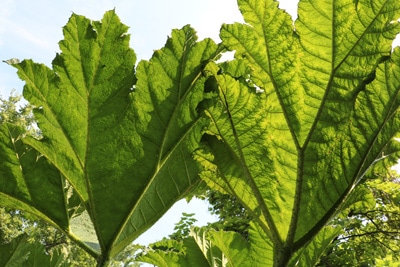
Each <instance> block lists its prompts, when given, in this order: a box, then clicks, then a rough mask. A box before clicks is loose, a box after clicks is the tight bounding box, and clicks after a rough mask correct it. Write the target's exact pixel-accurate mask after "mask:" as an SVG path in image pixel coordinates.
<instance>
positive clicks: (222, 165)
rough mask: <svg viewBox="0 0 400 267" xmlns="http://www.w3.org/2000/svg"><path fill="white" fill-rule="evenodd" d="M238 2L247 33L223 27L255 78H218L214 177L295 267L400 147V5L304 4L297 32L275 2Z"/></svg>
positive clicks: (213, 111) (279, 256) (211, 140)
mask: <svg viewBox="0 0 400 267" xmlns="http://www.w3.org/2000/svg"><path fill="white" fill-rule="evenodd" d="M238 3H239V8H240V10H241V12H242V14H243V16H244V18H245V21H246V22H247V24H239V23H236V24H232V25H224V26H223V27H222V29H221V38H222V40H223V44H224V45H225V46H226V47H227V48H228V49H230V50H235V51H236V54H235V57H236V60H240V62H239V63H230V64H231V65H232V66H233V65H236V66H239V65H241V66H242V68H243V66H247V68H248V70H247V71H239V72H237V71H235V70H234V69H232V68H231V69H225V66H223V67H222V68H223V69H222V73H224V72H225V73H229V74H231V75H232V74H233V76H234V77H235V79H232V78H231V77H229V76H228V75H226V74H219V72H218V70H215V69H214V70H211V72H212V73H213V75H214V77H215V80H216V83H217V85H218V89H217V93H218V97H219V103H217V104H216V105H213V106H212V107H210V108H209V109H208V112H209V113H208V114H209V116H210V118H211V119H212V122H213V127H212V128H211V129H210V131H209V134H211V135H212V136H215V137H208V138H207V142H208V145H209V147H210V148H211V151H212V154H213V155H203V157H204V158H206V159H207V160H208V161H209V162H208V163H207V161H203V163H204V166H205V167H206V168H208V171H207V172H205V173H204V174H203V177H204V179H205V180H207V182H208V184H209V185H210V186H212V187H214V188H216V189H219V190H222V191H225V192H228V193H230V194H233V195H235V196H236V197H238V198H239V199H241V200H242V202H243V203H244V204H245V206H247V208H248V209H249V211H250V212H251V213H252V214H253V216H254V217H255V218H256V221H257V222H258V223H259V225H260V227H262V229H263V231H264V232H265V233H266V234H267V236H268V238H270V239H271V240H272V242H273V246H274V249H275V252H274V253H275V256H276V257H275V263H277V262H285V260H284V258H288V256H289V255H290V253H291V252H290V251H293V250H296V249H298V248H300V247H302V246H303V245H305V244H306V243H307V242H308V241H309V240H310V239H312V237H313V236H314V235H315V234H316V233H317V232H318V231H319V230H320V229H322V227H323V226H324V225H325V224H326V222H327V221H328V220H329V219H330V218H331V217H332V216H333V215H335V214H336V213H337V211H338V210H340V208H341V206H342V205H343V203H345V201H346V200H347V196H348V194H349V193H350V192H351V191H352V190H353V188H354V186H355V185H356V184H357V183H358V182H359V180H360V179H361V178H362V177H363V176H364V174H365V173H366V172H367V171H368V170H369V168H370V167H371V166H372V165H373V163H375V162H376V161H377V160H379V159H381V158H384V157H386V156H388V155H387V153H392V152H395V151H397V150H398V149H397V148H396V146H393V145H392V144H391V140H393V137H395V136H396V135H397V132H398V129H399V125H398V118H397V115H396V114H397V110H398V108H399V104H400V103H399V99H398V92H399V91H398V90H399V85H400V84H399V80H398V79H399V78H398V72H399V70H398V64H399V59H398V57H399V55H398V54H399V52H398V51H397V50H395V51H394V52H393V55H392V60H390V61H387V62H386V63H382V62H383V61H385V60H387V59H388V58H389V56H390V55H391V42H392V40H393V39H394V37H395V36H396V34H397V33H398V32H399V24H398V23H397V22H396V20H397V19H398V18H399V17H400V4H399V2H398V1H373V2H372V1H357V2H356V3H355V2H354V1H351V0H341V1H324V2H318V3H317V2H315V1H306V0H304V1H300V3H299V19H298V20H297V21H296V23H295V27H293V24H292V21H291V20H290V17H289V16H288V15H287V14H286V13H285V12H284V11H282V10H279V9H278V8H277V2H275V1H272V0H263V1H256V0H239V1H238ZM209 66H211V65H209ZM210 68H215V67H210ZM217 73H218V74H217ZM238 73H241V74H240V75H238ZM396 73H397V74H396ZM244 74H245V75H244ZM375 78H376V79H375ZM374 79H375V80H374ZM251 87H255V88H253V90H251V89H250V88H251ZM257 92H262V94H257ZM391 156H394V155H391ZM210 162H212V164H210ZM213 164H215V165H213ZM216 167H218V169H217V170H215V168H216ZM212 173H214V174H216V175H215V176H212ZM352 201H354V200H352ZM285 253H289V254H286V255H285Z"/></svg>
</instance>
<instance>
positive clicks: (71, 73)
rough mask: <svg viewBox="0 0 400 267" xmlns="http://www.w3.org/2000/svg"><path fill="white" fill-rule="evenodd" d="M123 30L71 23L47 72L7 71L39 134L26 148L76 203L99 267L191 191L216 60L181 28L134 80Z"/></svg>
mask: <svg viewBox="0 0 400 267" xmlns="http://www.w3.org/2000/svg"><path fill="white" fill-rule="evenodd" d="M126 30H127V27H126V26H125V25H123V24H121V23H120V21H119V19H118V17H117V16H116V14H115V12H114V11H110V12H107V13H106V14H105V15H104V17H103V19H102V21H101V22H98V21H93V22H91V21H90V20H88V19H87V18H85V17H82V16H78V15H75V14H73V15H72V16H71V18H70V20H69V22H68V24H67V25H66V26H65V27H64V36H65V39H64V40H62V41H61V42H60V48H61V51H62V53H61V54H59V55H57V56H56V58H55V59H54V61H53V70H51V69H49V68H47V67H45V66H44V65H39V64H35V63H33V62H32V61H23V62H22V63H20V64H16V65H15V66H16V67H17V68H18V74H19V76H20V77H21V78H22V79H23V80H25V81H26V86H25V88H24V96H25V98H26V99H27V100H28V101H30V102H31V103H32V104H33V105H35V106H36V107H37V108H36V109H35V116H36V119H37V121H38V125H39V127H40V129H41V130H42V132H43V139H41V140H39V141H38V140H34V139H26V142H27V143H28V144H29V145H31V146H32V147H34V148H35V149H37V150H38V151H39V152H40V153H42V154H43V156H44V157H45V158H47V159H48V160H49V161H50V162H51V163H52V164H54V166H55V167H56V168H58V169H59V170H60V172H61V173H62V174H63V175H64V176H65V177H66V179H68V182H69V184H70V185H71V186H72V187H73V188H74V190H75V191H76V192H77V193H78V195H79V196H80V198H81V200H82V202H83V203H85V207H86V211H87V214H88V215H89V217H90V219H91V220H92V223H93V225H94V229H95V231H96V234H97V238H98V241H99V243H100V247H101V251H102V256H101V257H102V258H101V260H102V261H104V262H105V261H107V259H108V257H110V255H111V256H112V255H114V254H115V253H117V252H119V251H121V250H122V249H123V248H124V246H125V245H127V244H129V243H130V242H131V241H132V240H133V239H135V238H136V237H138V236H139V235H140V234H141V233H143V232H144V231H145V230H146V229H148V228H149V227H150V226H151V225H152V224H153V223H154V222H155V221H156V220H157V219H158V218H160V217H161V215H162V214H163V213H164V212H166V211H167V210H168V208H169V207H171V206H172V204H173V203H174V202H175V201H177V200H178V199H179V198H181V197H183V196H184V195H185V194H187V192H188V190H189V189H190V188H191V187H192V186H194V185H195V184H196V183H197V182H198V180H199V179H198V175H197V173H198V167H197V163H196V162H195V161H194V160H193V159H192V156H191V154H192V151H193V150H194V149H195V148H196V147H197V146H198V143H199V140H200V137H201V131H202V129H203V128H204V127H205V125H206V120H205V119H204V118H203V119H201V118H200V116H199V115H198V113H197V110H196V108H197V105H198V104H199V102H200V101H202V99H203V83H204V81H205V78H204V77H203V78H201V77H202V75H201V73H202V68H203V67H204V65H205V63H206V62H208V61H210V60H213V59H215V58H216V57H217V55H218V53H219V50H218V47H217V45H216V44H215V43H213V42H212V41H211V40H209V39H207V40H204V41H202V42H196V35H195V32H194V30H193V29H191V28H190V27H189V26H186V27H184V28H183V29H182V30H176V31H173V33H172V37H171V38H169V39H168V41H167V43H166V46H165V48H163V49H161V50H159V51H156V52H155V54H154V55H153V57H152V59H151V60H150V61H149V62H146V61H143V62H141V63H140V64H139V66H138V68H137V77H136V75H135V69H134V67H135V59H136V58H135V54H134V52H133V50H132V49H130V48H129V36H128V35H127V34H126ZM136 79H138V83H137V84H135V82H136ZM89 225H90V224H89Z"/></svg>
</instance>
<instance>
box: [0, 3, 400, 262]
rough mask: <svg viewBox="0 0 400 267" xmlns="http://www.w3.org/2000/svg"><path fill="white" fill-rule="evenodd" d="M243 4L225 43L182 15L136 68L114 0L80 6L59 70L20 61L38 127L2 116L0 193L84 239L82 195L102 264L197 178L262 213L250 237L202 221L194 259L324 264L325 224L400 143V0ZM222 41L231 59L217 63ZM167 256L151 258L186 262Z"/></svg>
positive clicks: (329, 233)
mask: <svg viewBox="0 0 400 267" xmlns="http://www.w3.org/2000/svg"><path fill="white" fill-rule="evenodd" d="M238 5H239V9H240V11H241V12H242V14H243V17H244V19H245V22H246V23H245V24H241V23H234V24H228V25H223V26H222V28H221V34H220V37H221V39H222V43H221V44H219V45H217V44H216V43H215V42H214V41H212V40H211V39H205V40H201V41H198V40H197V37H196V34H195V31H194V29H192V28H191V27H190V26H184V27H183V28H182V29H180V30H173V31H172V34H171V37H169V38H168V40H167V42H166V44H165V46H164V47H163V48H162V49H160V50H157V51H155V52H154V54H153V56H152V58H151V59H150V60H149V61H145V60H143V61H141V62H139V63H138V64H137V66H136V65H135V64H136V56H135V53H134V51H133V50H132V49H131V48H130V47H129V35H127V34H126V32H127V27H126V26H125V25H123V24H122V23H121V22H120V21H119V18H118V17H117V15H116V14H115V12H114V11H109V12H107V13H106V14H105V15H104V17H103V19H102V20H101V21H90V20H89V19H87V18H85V17H83V16H79V15H76V14H73V15H72V16H71V18H70V20H69V22H68V23H67V25H66V26H65V27H64V28H63V32H64V40H62V41H61V42H60V49H61V53H60V54H57V56H56V57H55V59H54V61H53V63H52V68H49V67H46V66H44V65H41V64H37V63H34V62H33V61H31V60H24V61H22V62H21V63H13V62H11V63H12V64H13V66H15V67H16V68H17V69H18V75H19V77H20V78H21V79H23V80H24V81H25V82H26V85H25V87H24V97H25V98H26V99H27V100H28V101H29V102H30V103H31V104H33V105H35V106H36V109H35V112H34V114H35V118H36V120H37V122H38V126H39V128H40V129H41V132H42V135H43V138H42V139H40V140H37V139H34V138H29V137H22V136H18V129H14V128H13V127H12V125H6V124H3V125H1V131H0V138H1V139H0V140H1V143H0V145H1V151H0V153H1V155H2V162H1V163H0V174H1V177H0V182H1V184H0V185H1V186H0V189H1V193H0V199H1V200H2V201H4V203H6V204H7V205H9V206H12V207H16V208H20V209H28V210H29V211H30V212H33V213H35V214H36V215H38V216H40V217H42V218H45V219H46V220H47V221H49V222H51V223H53V224H54V225H57V226H58V227H59V228H61V229H63V230H64V231H65V232H66V233H68V234H70V235H71V237H74V238H75V239H74V240H75V241H76V242H78V243H79V242H80V243H81V245H82V246H85V242H84V241H85V240H84V238H83V237H82V238H81V239H80V237H79V236H74V233H73V232H72V230H71V225H70V222H71V217H72V216H82V213H79V212H77V213H76V214H75V213H73V212H71V210H78V208H77V206H83V207H84V209H85V216H88V218H89V219H90V221H91V223H92V225H93V228H94V231H95V233H96V239H97V241H98V244H99V247H100V250H99V251H97V250H96V249H92V248H89V246H88V245H87V250H88V251H89V252H90V253H92V255H93V256H96V257H98V258H99V262H101V263H106V262H107V260H108V259H109V258H110V257H112V256H114V255H115V254H116V253H118V252H120V251H121V250H122V249H123V248H124V247H125V246H126V245H128V244H129V243H130V242H132V241H133V240H134V239H136V238H137V237H138V236H139V235H140V234H142V233H143V232H144V231H145V230H147V229H148V228H149V227H150V226H151V225H152V224H153V223H154V222H155V221H157V220H158V219H159V218H160V217H161V216H162V215H163V214H164V213H165V212H166V211H167V210H168V209H169V207H171V206H172V204H173V203H174V202H176V201H177V200H179V199H181V198H182V197H184V196H186V195H187V194H189V193H191V189H192V188H194V187H195V186H196V185H197V183H199V182H200V177H201V178H202V179H203V180H204V181H205V182H206V183H207V185H208V186H209V187H210V188H212V189H215V190H219V191H221V192H224V193H228V194H231V195H233V196H235V197H236V198H237V199H239V200H240V201H241V203H242V204H243V205H244V206H245V208H246V209H247V210H248V211H249V213H250V214H251V215H252V216H253V218H254V222H252V227H251V229H252V230H251V232H250V241H249V242H250V243H246V242H247V241H245V240H242V239H240V238H239V237H238V236H237V235H235V234H233V233H229V234H226V235H225V236H224V235H223V234H222V233H219V232H216V233H209V234H208V235H207V236H206V235H204V236H203V232H193V233H192V238H193V239H194V241H193V240H192V241H187V243H188V244H189V245H188V246H190V249H193V250H196V251H197V252H196V253H197V254H196V255H202V253H203V256H204V259H203V258H202V259H201V260H199V261H196V259H192V260H193V262H199V263H202V264H204V263H205V262H208V264H209V265H210V266H219V265H218V264H219V263H217V262H218V261H214V258H213V257H212V256H210V255H208V254H207V253H211V252H212V251H216V254H215V255H218V257H219V259H220V261H219V262H221V263H226V264H228V265H227V266H236V265H235V261H237V262H238V263H237V264H239V262H240V266H269V265H272V266H286V265H289V264H290V265H293V266H294V265H296V264H298V263H299V262H301V264H302V265H303V266H311V265H312V264H315V263H316V261H317V260H318V255H319V254H320V253H322V251H323V248H324V247H325V246H327V245H328V244H329V240H331V239H332V238H333V237H334V236H335V235H336V234H337V229H332V228H327V227H325V225H326V224H327V223H328V222H329V220H330V219H331V218H332V217H334V216H335V215H337V214H338V213H339V212H340V211H341V210H342V209H343V208H344V207H347V206H349V205H350V204H351V203H353V202H357V201H359V200H360V199H362V197H360V199H358V197H357V195H354V194H353V195H352V193H353V191H354V188H356V187H357V184H359V183H360V181H362V180H363V178H364V177H365V175H366V174H368V172H369V171H370V169H371V167H372V166H373V165H374V164H375V163H376V162H378V161H380V160H386V161H388V162H394V161H395V160H396V159H397V158H398V156H399V153H398V144H397V143H395V142H394V141H393V140H394V138H395V137H396V136H398V132H399V130H398V129H399V126H400V125H399V118H398V108H399V104H400V101H399V98H398V93H399V90H400V76H399V73H400V50H399V49H394V50H393V51H392V48H391V44H392V41H393V39H394V38H395V36H396V35H397V34H398V33H399V31H400V27H399V23H398V22H397V20H398V19H399V18H400V2H398V1H396V0H386V1H384V0H377V1H367V0H359V1H353V0H338V1H311V0H309V1H307V0H301V1H300V2H299V7H298V19H297V20H296V21H295V22H293V21H292V20H291V17H290V16H289V15H288V14H287V13H286V12H285V11H283V10H281V9H279V8H278V2H276V1H273V0H238ZM224 50H231V51H235V58H234V59H233V60H231V61H228V62H224V63H216V62H217V61H216V60H217V59H218V58H219V55H220V54H221V53H222V51H224ZM15 131H16V132H15ZM199 174H200V175H199ZM43 191H46V192H47V193H46V194H45V195H43ZM72 195H73V197H72ZM42 196H46V197H45V198H43V197H42ZM78 198H79V200H78V201H77V199H78ZM45 199H52V201H49V202H46V201H45ZM58 207H60V208H58ZM78 221H79V220H78ZM206 237H207V238H208V239H207V240H206V239H205V238H206ZM194 242H196V244H197V247H196V244H195V243H194ZM227 244H232V246H231V247H229V246H227ZM199 248H200V250H201V251H200V252H199V251H198V249H199ZM239 250H243V253H244V254H246V255H248V258H247V259H248V261H246V260H245V258H244V257H243V255H240V252H239ZM204 253H205V254H204ZM161 254H162V253H161ZM161 254H159V253H156V254H154V255H151V254H149V255H148V258H149V259H153V260H154V261H157V262H166V264H168V262H170V263H171V265H170V266H179V264H180V263H182V262H185V260H187V259H182V258H180V257H178V256H177V255H175V254H173V253H172V254H168V256H167V257H168V259H161V258H160V257H161V256H160V255H161ZM316 255H317V256H316ZM216 257H217V256H216ZM291 257H293V259H292V261H291V260H290V258H291ZM172 262H173V264H172ZM174 264H175V265H174ZM182 264H183V263H182ZM307 264H308V265H307ZM193 266H194V265H193Z"/></svg>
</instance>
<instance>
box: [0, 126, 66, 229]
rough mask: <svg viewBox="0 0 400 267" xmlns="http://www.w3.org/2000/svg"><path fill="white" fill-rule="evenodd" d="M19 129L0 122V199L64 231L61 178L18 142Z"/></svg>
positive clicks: (35, 152) (64, 196)
mask: <svg viewBox="0 0 400 267" xmlns="http://www.w3.org/2000/svg"><path fill="white" fill-rule="evenodd" d="M22 132H23V129H20V128H19V127H18V126H15V125H11V124H9V123H2V124H1V125H0V158H1V162H0V184H1V187H0V188H1V189H0V201H1V203H2V205H4V206H8V207H12V208H22V209H25V210H28V211H29V212H31V213H33V214H35V215H36V216H39V217H42V218H44V219H45V220H47V221H48V222H49V223H52V224H54V225H58V227H59V228H61V229H62V230H64V231H68V227H69V215H68V210H67V209H68V202H67V195H66V191H65V189H64V181H63V180H64V179H63V178H62V176H61V174H60V172H59V171H58V170H57V169H56V168H54V167H53V166H52V165H51V164H50V163H49V161H48V160H47V159H46V158H43V157H40V154H39V153H38V152H37V151H36V150H34V149H32V148H30V147H28V146H26V145H24V144H23V143H22V137H23V135H22Z"/></svg>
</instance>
